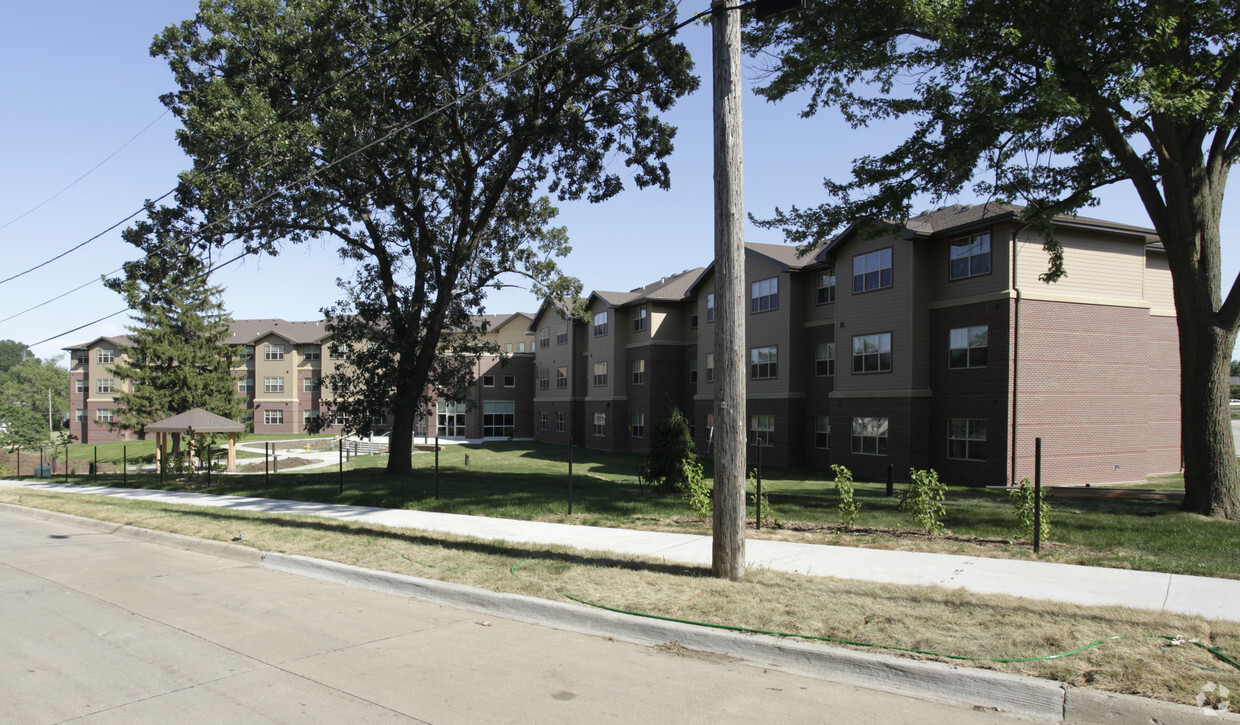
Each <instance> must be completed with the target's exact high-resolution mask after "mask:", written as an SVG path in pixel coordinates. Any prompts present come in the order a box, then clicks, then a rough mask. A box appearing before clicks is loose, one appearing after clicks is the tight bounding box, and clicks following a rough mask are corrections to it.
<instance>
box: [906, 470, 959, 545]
mask: <svg viewBox="0 0 1240 725" xmlns="http://www.w3.org/2000/svg"><path fill="white" fill-rule="evenodd" d="M908 473H909V477H910V478H911V479H912V482H911V483H910V484H909V487H908V488H906V489H905V490H904V493H902V494H900V510H901V511H911V512H912V514H913V518H914V519H916V520H917V523H918V524H919V525H921V527H922V528H923V529H925V530H926V533H928V534H942V533H944V532H946V531H947V529H946V527H944V526H943V523H942V522H941V521H939V518H940V517H942V516H943V515H945V514H946V513H947V508H946V507H945V506H944V505H943V501H944V499H945V498H946V497H947V486H946V485H944V484H943V482H942V481H940V480H939V474H937V473H935V472H934V469H930V470H928V471H921V470H918V469H916V468H913V469H909V472H908Z"/></svg>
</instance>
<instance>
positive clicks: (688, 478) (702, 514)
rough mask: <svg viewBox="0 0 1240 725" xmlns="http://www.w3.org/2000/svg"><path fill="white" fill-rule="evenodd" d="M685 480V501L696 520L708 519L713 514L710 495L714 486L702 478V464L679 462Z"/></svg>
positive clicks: (712, 503)
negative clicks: (696, 517) (695, 515)
mask: <svg viewBox="0 0 1240 725" xmlns="http://www.w3.org/2000/svg"><path fill="white" fill-rule="evenodd" d="M681 467H682V469H683V473H684V479H685V500H686V501H688V502H689V508H691V509H693V512H694V513H695V514H697V515H698V518H702V519H708V518H710V517H711V515H712V514H714V512H715V511H714V501H713V499H712V497H711V494H712V493H713V492H714V486H712V485H711V484H710V483H709V482H707V481H706V480H705V479H703V477H702V464H700V463H698V462H697V461H681Z"/></svg>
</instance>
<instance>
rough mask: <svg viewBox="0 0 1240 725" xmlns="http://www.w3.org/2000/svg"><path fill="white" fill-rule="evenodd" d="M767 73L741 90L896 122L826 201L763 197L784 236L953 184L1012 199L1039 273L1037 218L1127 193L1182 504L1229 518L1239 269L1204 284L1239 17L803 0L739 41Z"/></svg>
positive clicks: (1009, 3) (1238, 90) (1235, 101)
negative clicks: (1157, 337) (1138, 234)
mask: <svg viewBox="0 0 1240 725" xmlns="http://www.w3.org/2000/svg"><path fill="white" fill-rule="evenodd" d="M747 40H748V43H749V48H750V52H751V53H755V54H757V53H770V54H771V57H773V58H774V67H773V68H772V75H771V77H770V81H769V83H768V84H767V85H766V86H765V87H763V88H762V89H760V90H759V93H762V94H763V95H765V96H766V97H767V98H769V99H771V100H778V99H782V98H785V97H787V96H788V95H789V94H791V93H793V92H794V91H798V90H804V89H808V90H809V91H810V92H811V95H810V99H809V104H808V107H807V108H806V110H805V112H804V113H805V114H806V115H812V114H814V113H816V112H817V111H819V110H821V109H823V108H826V107H831V106H835V107H838V109H839V110H840V112H841V113H842V114H843V116H844V118H846V119H847V120H848V121H850V122H851V123H852V124H853V125H854V127H861V126H864V125H866V124H867V123H870V122H872V121H878V120H883V119H891V118H900V117H908V118H912V119H915V126H914V128H913V130H912V132H911V134H910V135H909V137H908V138H907V139H905V140H904V141H903V142H901V143H900V144H899V145H897V146H895V147H894V148H893V149H891V150H890V151H888V152H887V153H885V154H883V155H881V156H877V157H875V156H866V157H863V158H860V159H857V160H855V161H854V162H853V169H852V178H851V179H849V180H847V181H843V182H838V181H833V180H829V181H827V182H826V183H825V187H826V190H827V192H828V194H829V195H830V196H831V197H833V202H829V203H827V204H824V205H822V206H819V207H816V208H811V209H798V208H795V207H793V208H792V209H791V210H790V211H787V212H784V211H780V210H776V213H775V217H774V218H773V219H771V220H768V221H767V222H766V224H768V225H770V226H778V227H783V228H784V229H785V230H787V233H788V234H789V237H790V238H791V239H793V240H795V241H798V242H800V243H808V242H811V241H813V240H817V239H822V238H826V235H827V234H829V233H830V232H831V231H832V230H834V229H835V228H837V227H839V226H840V225H842V224H845V223H849V222H854V221H863V222H864V221H867V220H871V221H872V220H882V219H907V218H908V217H909V215H910V212H911V199H912V197H913V196H914V195H919V194H927V195H929V196H931V197H933V199H934V200H935V202H939V201H942V200H944V199H947V198H949V197H952V196H954V195H956V194H958V193H960V192H961V191H962V190H964V189H966V187H969V186H971V187H972V190H973V191H974V192H975V193H977V194H979V195H981V196H983V197H987V198H995V199H998V200H1004V201H1013V202H1015V201H1021V202H1023V203H1024V204H1025V205H1026V209H1025V211H1024V213H1023V216H1024V218H1025V221H1027V222H1029V223H1030V224H1033V225H1035V228H1037V229H1039V230H1040V231H1041V232H1042V233H1043V235H1044V236H1045V238H1046V239H1047V244H1046V247H1047V250H1048V252H1049V254H1050V264H1049V266H1048V270H1047V272H1046V273H1045V274H1044V275H1043V278H1044V280H1046V281H1053V280H1055V279H1057V278H1058V276H1059V275H1061V274H1063V273H1064V270H1063V266H1062V261H1063V260H1062V251H1061V249H1060V248H1059V246H1058V244H1057V243H1056V241H1055V239H1054V236H1053V232H1052V228H1051V220H1052V218H1053V217H1054V216H1055V215H1056V214H1059V213H1065V212H1070V211H1074V210H1077V209H1079V208H1081V207H1084V206H1089V205H1091V204H1094V203H1096V197H1095V192H1096V191H1097V190H1098V189H1100V188H1102V187H1104V186H1107V185H1109V184H1113V183H1117V182H1123V181H1127V182H1130V183H1131V184H1133V186H1134V187H1135V188H1136V190H1137V193H1138V195H1139V196H1140V198H1141V201H1142V202H1143V204H1144V205H1145V209H1146V211H1147V212H1148V213H1149V216H1150V220H1151V221H1152V223H1153V225H1154V228H1155V229H1156V230H1157V232H1158V235H1159V237H1160V238H1161V240H1162V243H1163V245H1164V246H1165V247H1166V250H1167V258H1168V261H1169V264H1170V268H1171V276H1172V280H1173V285H1174V289H1175V306H1176V313H1177V324H1178V327H1179V352H1180V364H1181V381H1180V382H1181V419H1182V430H1183V433H1182V444H1181V445H1182V451H1183V456H1184V488H1185V496H1184V504H1183V508H1184V509H1185V510H1187V511H1194V512H1197V513H1202V514H1206V515H1210V516H1217V517H1225V518H1229V519H1240V478H1238V472H1237V463H1236V456H1235V451H1234V448H1233V442H1232V433H1231V425H1230V419H1229V415H1228V409H1227V392H1228V391H1227V385H1226V383H1227V379H1226V378H1227V367H1228V365H1227V363H1228V360H1229V358H1230V355H1231V351H1232V349H1233V348H1234V346H1235V342H1236V333H1237V324H1238V323H1240V279H1238V280H1236V282H1235V283H1233V284H1232V286H1231V291H1230V293H1229V294H1228V295H1227V297H1226V300H1224V299H1223V296H1222V284H1221V282H1222V278H1221V265H1220V258H1221V255H1222V251H1221V245H1220V236H1219V221H1220V215H1221V210H1222V201H1223V189H1224V186H1225V184H1226V181H1227V175H1228V173H1229V171H1230V169H1231V166H1232V163H1233V162H1234V161H1235V159H1236V155H1237V153H1238V152H1240V132H1238V131H1240V26H1238V25H1237V23H1236V21H1235V14H1234V8H1232V7H1231V6H1230V5H1228V4H1225V3H1221V2H1217V0H1208V1H1207V2H1195V1H1189V0H1163V1H1160V2H1127V1H1121V0H1098V1H1097V2H1088V3H1077V2H1070V1H1069V0H1052V1H1051V2H1039V3H1031V2H1026V1H1024V0H960V1H959V2H953V3H925V2H922V1H921V0H897V1H896V2H868V1H866V0H853V1H845V0H821V1H820V2H815V3H810V5H809V7H808V10H807V11H806V12H804V13H801V14H800V15H799V16H797V17H795V18H794V19H792V20H791V21H789V22H787V23H782V24H766V25H763V26H761V27H757V28H755V29H754V30H753V31H752V32H751V33H750V34H749V35H748V38H747Z"/></svg>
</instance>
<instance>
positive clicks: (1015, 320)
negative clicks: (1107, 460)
mask: <svg viewBox="0 0 1240 725" xmlns="http://www.w3.org/2000/svg"><path fill="white" fill-rule="evenodd" d="M1028 227H1029V225H1028V224H1026V225H1024V226H1022V227H1020V228H1018V229H1014V230H1013V231H1012V253H1011V256H1012V262H1011V265H1010V266H1011V268H1012V291H1013V292H1015V293H1016V297H1015V304H1014V307H1013V310H1012V477H1011V480H1010V481H1009V484H1010V485H1015V484H1016V443H1017V437H1016V428H1017V425H1016V423H1017V404H1018V402H1019V399H1020V396H1019V394H1018V391H1019V390H1020V300H1021V297H1020V286H1019V285H1018V284H1017V283H1016V281H1017V276H1016V235H1017V234H1020V233H1021V232H1022V231H1024V230H1025V229H1027V228H1028Z"/></svg>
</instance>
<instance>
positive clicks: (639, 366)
mask: <svg viewBox="0 0 1240 725" xmlns="http://www.w3.org/2000/svg"><path fill="white" fill-rule="evenodd" d="M645 382H646V361H645V360H634V361H633V384H634V385H642V384H644V383H645Z"/></svg>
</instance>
